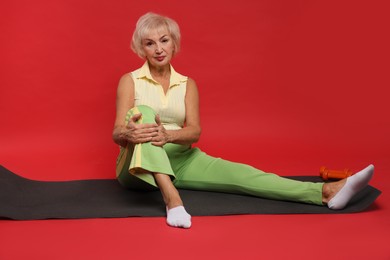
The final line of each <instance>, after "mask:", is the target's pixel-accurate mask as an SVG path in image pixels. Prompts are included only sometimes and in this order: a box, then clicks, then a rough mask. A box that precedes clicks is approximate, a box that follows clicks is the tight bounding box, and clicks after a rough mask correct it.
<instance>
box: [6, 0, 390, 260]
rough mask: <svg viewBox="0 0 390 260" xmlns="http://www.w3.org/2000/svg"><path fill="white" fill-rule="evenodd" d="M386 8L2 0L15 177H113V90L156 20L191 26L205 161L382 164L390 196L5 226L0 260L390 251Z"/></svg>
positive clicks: (312, 167)
mask: <svg viewBox="0 0 390 260" xmlns="http://www.w3.org/2000/svg"><path fill="white" fill-rule="evenodd" d="M385 2H386V1H371V2H364V1H326V2H325V1H287V0H278V1H275V0H261V1H249V0H245V1H241V2H239V1H220V0H217V1H204V0H200V1H196V2H186V1H178V0H169V1H164V2H160V1H123V0H116V1H92V0H79V1H75V0H57V1H48V0H41V1H27V0H16V1H11V0H8V1H7V0H6V1H2V2H1V3H0V31H1V34H0V57H1V62H0V86H1V88H0V116H1V128H0V160H1V161H0V163H1V164H2V165H3V166H5V167H6V168H8V169H10V170H11V171H14V172H16V173H18V174H20V175H22V176H25V177H27V178H31V179H39V180H73V179H91V178H114V168H115V159H116V155H117V152H118V148H117V146H116V145H115V144H114V143H113V142H112V140H111V132H112V126H113V121H114V117H115V93H116V87H117V83H118V80H119V78H120V76H121V75H123V74H124V73H126V72H129V71H132V70H134V69H137V68H138V67H140V66H141V65H142V63H143V61H142V60H140V59H139V58H137V56H136V55H135V54H133V53H132V52H131V51H130V48H129V45H130V39H131V34H132V32H133V30H134V25H135V23H136V21H137V19H138V18H139V16H141V15H142V14H144V13H146V12H148V11H154V12H157V13H161V14H164V15H167V16H169V17H172V18H173V19H175V20H176V21H177V22H178V23H179V25H180V27H181V32H182V50H181V52H180V53H179V55H178V56H177V57H176V59H175V60H174V61H173V65H174V67H175V69H176V70H177V71H179V72H180V73H182V74H184V75H187V76H190V77H192V78H194V79H195V81H196V82H197V84H198V87H199V91H200V97H201V119H202V129H203V133H202V138H201V141H200V142H199V143H198V144H197V145H198V146H199V147H201V148H202V149H203V150H204V151H206V152H208V153H209V154H211V155H215V156H219V157H223V158H226V159H230V160H234V161H240V162H245V163H249V164H251V165H253V166H256V167H258V168H261V169H263V170H265V171H270V172H276V173H279V174H282V175H312V174H317V172H318V169H319V167H320V166H321V165H326V166H328V167H329V168H335V169H343V168H346V167H347V168H350V169H352V170H354V171H356V170H359V169H361V168H362V167H365V166H366V165H367V164H369V163H373V164H375V166H376V174H375V177H374V179H373V181H372V185H373V186H375V187H377V188H379V189H380V190H382V191H383V192H384V194H382V195H381V197H380V198H379V199H378V200H377V203H376V206H375V207H374V208H373V209H371V210H370V211H368V212H364V213H359V214H352V215H342V216H339V215H337V216H336V215H335V216H321V215H309V216H306V215H295V216H264V215H262V216H261V215H259V216H230V217H196V218H194V221H193V222H194V227H193V228H191V230H186V231H184V230H177V229H170V228H168V227H166V225H165V224H164V220H163V218H130V219H108V220H105V219H96V220H50V221H6V220H2V221H0V230H1V233H2V235H1V240H0V241H1V243H0V244H1V245H0V259H22V258H24V259H25V258H26V257H27V258H29V259H69V257H71V256H72V258H74V259H118V258H119V257H123V258H124V257H127V256H133V257H135V256H136V255H138V257H137V258H138V259H142V257H140V256H141V255H144V254H145V253H147V255H146V256H147V257H145V259H148V258H149V257H150V258H152V257H156V256H157V255H159V254H160V253H161V250H162V251H163V252H162V254H163V255H167V254H173V252H177V253H178V254H185V256H186V257H189V258H191V257H193V259H199V256H200V255H202V256H203V257H205V256H209V257H210V258H213V259H219V256H220V257H221V258H222V257H223V258H237V257H244V258H246V259H250V258H256V259H257V258H258V257H261V256H264V257H268V258H271V257H273V258H274V259H278V258H281V257H289V258H291V257H292V256H299V257H300V258H301V259H302V257H304V255H306V256H307V257H308V258H310V259H311V258H312V257H309V256H312V255H311V254H310V253H312V254H319V253H320V256H319V258H321V257H324V258H326V257H330V256H333V254H336V255H339V256H341V258H343V256H344V257H347V256H348V257H349V256H355V258H356V257H357V259H359V257H362V258H361V259H365V258H366V257H372V259H386V258H385V257H389V256H390V250H389V249H388V246H387V244H388V243H387V242H386V241H389V233H390V232H389V230H390V229H389V224H390V223H389V220H388V219H389V218H388V216H389V210H388V206H389V205H390V204H389V202H388V201H389V197H388V195H387V192H388V191H389V189H390V187H389V180H390V179H389V177H388V172H389V170H390V162H389V156H390V151H389V145H390V138H389V133H390V120H389V115H388V114H389V112H388V111H389V110H390V105H389V103H388V101H387V100H388V96H389V95H388V91H387V88H388V87H389V86H390V84H389V83H390V82H389V81H390V80H389V76H388V71H389V46H390V45H389V44H390V42H389V29H388V28H389V19H388V18H387V17H388V10H389V9H388V6H387V5H386V4H385ZM335 232H341V233H338V235H337V236H335ZM151 238H153V241H154V242H153V241H150V239H151ZM145 240H148V241H149V242H148V243H147V245H145V244H144V243H141V241H145ZM332 241H334V243H335V245H332V244H333V242H332ZM153 243H154V245H153ZM21 244H22V246H21ZM43 245H44V246H43ZM341 245H343V247H342V250H341V247H340V246H341ZM167 246H171V247H170V248H169V249H167ZM20 247H23V248H24V250H19V251H17V250H16V249H17V248H20ZM334 247H337V248H340V249H337V250H335V249H334ZM149 248H153V250H150V249H149ZM281 248H283V249H281ZM332 248H333V249H332ZM172 250H173V251H172ZM322 250H325V251H322ZM190 252H192V253H190ZM217 256H218V257H217ZM375 256H376V257H377V258H375ZM206 258H207V257H206ZM316 258H318V257H317V256H316ZM173 259H175V258H174V257H173ZM344 259H346V258H344Z"/></svg>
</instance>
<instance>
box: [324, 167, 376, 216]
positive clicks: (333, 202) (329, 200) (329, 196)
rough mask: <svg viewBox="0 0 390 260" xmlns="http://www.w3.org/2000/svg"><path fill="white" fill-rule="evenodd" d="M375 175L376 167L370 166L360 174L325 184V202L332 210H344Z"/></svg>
mask: <svg viewBox="0 0 390 260" xmlns="http://www.w3.org/2000/svg"><path fill="white" fill-rule="evenodd" d="M373 174H374V165H372V164H370V165H369V166H367V167H366V168H364V169H363V170H361V171H360V172H358V173H356V174H354V175H352V176H350V177H348V178H346V179H343V180H340V181H338V182H333V183H325V184H324V187H323V202H324V204H328V207H329V208H330V209H335V210H337V209H343V208H344V207H345V206H346V205H347V204H348V202H349V201H350V200H351V199H352V198H353V196H355V195H356V194H357V193H358V192H359V191H361V190H362V189H363V188H364V187H366V186H367V185H368V183H369V181H370V180H371V178H372V176H373Z"/></svg>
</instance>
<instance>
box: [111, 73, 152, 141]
mask: <svg viewBox="0 0 390 260" xmlns="http://www.w3.org/2000/svg"><path fill="white" fill-rule="evenodd" d="M133 107H134V81H133V79H132V78H131V76H130V74H125V75H123V76H122V77H121V79H120V81H119V85H118V90H117V97H116V118H115V124H114V130H113V133H112V138H113V140H114V142H115V143H117V144H119V145H120V146H123V147H125V146H126V145H127V144H128V143H131V144H137V143H145V142H150V141H151V140H152V138H153V137H154V136H156V135H157V131H158V125H157V124H136V123H135V122H136V121H137V120H138V119H139V118H140V117H141V114H137V115H134V116H133V117H132V118H131V119H130V121H129V123H128V124H127V125H126V124H125V118H126V114H127V112H128V111H129V110H130V109H131V108H133Z"/></svg>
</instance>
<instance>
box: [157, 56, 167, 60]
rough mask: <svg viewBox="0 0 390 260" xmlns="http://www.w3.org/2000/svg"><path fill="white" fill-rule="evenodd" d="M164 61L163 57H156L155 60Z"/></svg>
mask: <svg viewBox="0 0 390 260" xmlns="http://www.w3.org/2000/svg"><path fill="white" fill-rule="evenodd" d="M164 59H165V56H160V57H156V60H158V61H163V60H164Z"/></svg>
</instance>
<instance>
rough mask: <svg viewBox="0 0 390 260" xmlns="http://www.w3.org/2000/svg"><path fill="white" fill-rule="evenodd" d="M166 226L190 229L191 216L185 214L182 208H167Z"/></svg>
mask: <svg viewBox="0 0 390 260" xmlns="http://www.w3.org/2000/svg"><path fill="white" fill-rule="evenodd" d="M167 224H168V225H170V226H171V227H181V228H190V227H191V215H190V214H188V213H187V211H186V210H185V208H184V207H183V206H178V207H174V208H171V209H168V208H167Z"/></svg>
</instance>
